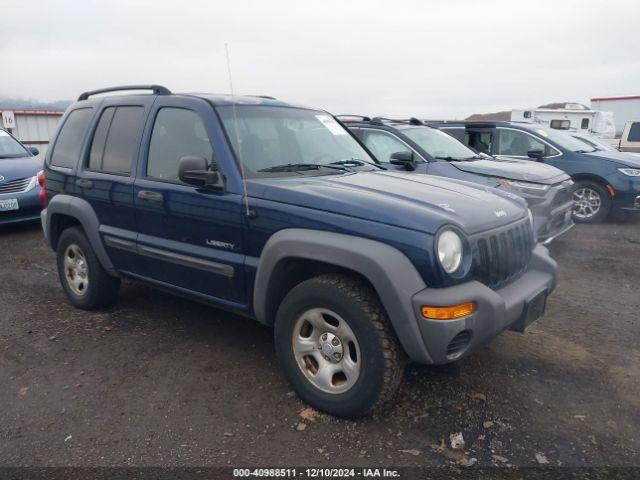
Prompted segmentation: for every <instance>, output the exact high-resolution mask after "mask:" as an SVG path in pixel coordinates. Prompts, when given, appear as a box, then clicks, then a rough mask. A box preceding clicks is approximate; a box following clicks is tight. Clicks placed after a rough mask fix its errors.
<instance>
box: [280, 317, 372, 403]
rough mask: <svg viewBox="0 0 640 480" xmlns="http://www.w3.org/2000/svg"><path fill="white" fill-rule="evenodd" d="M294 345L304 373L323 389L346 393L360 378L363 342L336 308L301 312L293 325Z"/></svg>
mask: <svg viewBox="0 0 640 480" xmlns="http://www.w3.org/2000/svg"><path fill="white" fill-rule="evenodd" d="M292 349H293V354H294V356H295V359H296V363H297V364H298V367H299V368H300V370H301V371H302V373H303V374H304V376H305V377H306V378H307V380H309V382H310V383H311V384H312V385H313V386H314V387H316V388H318V389H319V390H322V391H323V392H326V393H332V394H340V393H344V392H346V391H348V390H349V389H350V388H352V387H353V386H354V385H355V383H356V382H357V381H358V379H359V378H360V374H361V371H362V356H361V353H360V345H359V344H358V340H357V339H356V336H355V334H354V333H353V330H352V329H351V327H350V326H349V324H348V323H347V322H346V321H345V320H344V319H343V318H342V317H341V316H340V315H338V314H337V313H336V312H333V311H331V310H328V309H325V308H313V309H310V310H307V311H306V312H304V313H303V314H302V315H300V317H298V319H297V320H296V323H295V326H294V329H293V336H292Z"/></svg>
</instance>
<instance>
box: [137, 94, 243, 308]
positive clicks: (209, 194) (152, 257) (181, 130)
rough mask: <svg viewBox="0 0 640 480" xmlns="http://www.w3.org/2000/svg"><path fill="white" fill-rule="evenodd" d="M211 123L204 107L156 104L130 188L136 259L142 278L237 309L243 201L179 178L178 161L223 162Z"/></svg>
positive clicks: (194, 102)
mask: <svg viewBox="0 0 640 480" xmlns="http://www.w3.org/2000/svg"><path fill="white" fill-rule="evenodd" d="M217 122H218V120H217V117H216V115H215V112H214V111H213V107H212V106H211V105H210V104H209V103H207V102H206V101H205V100H202V99H199V98H195V97H177V96H166V97H165V96H161V97H158V99H157V101H156V103H155V104H154V106H153V109H152V111H151V116H150V121H149V122H148V125H147V127H146V129H145V133H144V140H143V144H144V146H143V153H142V159H141V160H142V161H141V164H140V170H139V172H138V175H137V179H136V182H135V188H134V190H135V192H134V202H135V205H136V224H137V228H138V232H139V235H138V252H139V254H140V255H141V261H142V262H143V263H144V268H143V275H144V276H145V277H146V278H148V279H151V280H153V281H155V282H157V283H159V284H162V285H170V286H172V287H174V288H178V289H182V290H185V291H188V292H190V293H196V294H200V295H202V296H203V297H206V298H207V299H211V300H218V301H221V302H222V303H225V302H233V304H232V305H231V306H233V307H237V306H239V305H243V304H245V303H246V298H245V296H246V294H245V288H244V287H245V285H244V254H243V242H242V231H243V225H244V223H243V222H244V217H243V215H242V195H239V194H236V193H230V192H226V191H215V192H214V191H211V190H206V189H203V188H196V187H194V186H191V185H186V184H184V183H182V182H181V181H180V179H179V178H178V163H179V161H180V158H182V157H185V156H198V157H204V158H205V159H206V160H207V162H208V163H209V164H211V163H212V162H215V161H216V158H220V157H221V156H222V151H221V150H220V146H218V147H217V148H218V150H217V149H216V145H214V144H213V143H212V142H211V139H212V138H216V132H215V130H214V128H215V127H216V126H218V123H217ZM222 174H223V175H224V172H222Z"/></svg>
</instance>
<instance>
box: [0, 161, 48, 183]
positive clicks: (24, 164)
mask: <svg viewBox="0 0 640 480" xmlns="http://www.w3.org/2000/svg"><path fill="white" fill-rule="evenodd" d="M42 168H43V161H42V158H40V156H36V157H20V158H0V176H2V177H4V181H5V182H10V181H11V180H18V179H20V178H27V177H35V176H36V175H37V174H38V172H39V171H40V170H42Z"/></svg>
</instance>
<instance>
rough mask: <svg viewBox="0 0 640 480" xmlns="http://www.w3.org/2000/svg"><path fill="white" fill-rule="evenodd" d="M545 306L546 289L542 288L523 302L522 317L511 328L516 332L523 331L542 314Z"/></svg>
mask: <svg viewBox="0 0 640 480" xmlns="http://www.w3.org/2000/svg"><path fill="white" fill-rule="evenodd" d="M546 308H547V291H546V290H543V291H542V292H540V293H538V294H537V295H536V296H534V297H532V298H531V299H530V300H529V301H527V302H526V303H525V305H524V311H523V312H522V317H521V318H520V320H518V322H516V324H515V325H513V327H512V328H511V329H512V330H515V331H516V332H525V331H526V330H527V329H528V328H529V327H530V326H531V325H533V324H534V323H536V322H537V321H538V320H540V319H541V318H542V317H543V316H544V312H545V310H546Z"/></svg>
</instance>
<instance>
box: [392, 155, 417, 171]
mask: <svg viewBox="0 0 640 480" xmlns="http://www.w3.org/2000/svg"><path fill="white" fill-rule="evenodd" d="M389 163H391V164H392V165H401V166H403V167H404V168H406V169H407V170H410V171H413V170H415V169H416V162H415V160H414V159H413V152H409V151H405V152H396V153H392V154H391V157H389Z"/></svg>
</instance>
